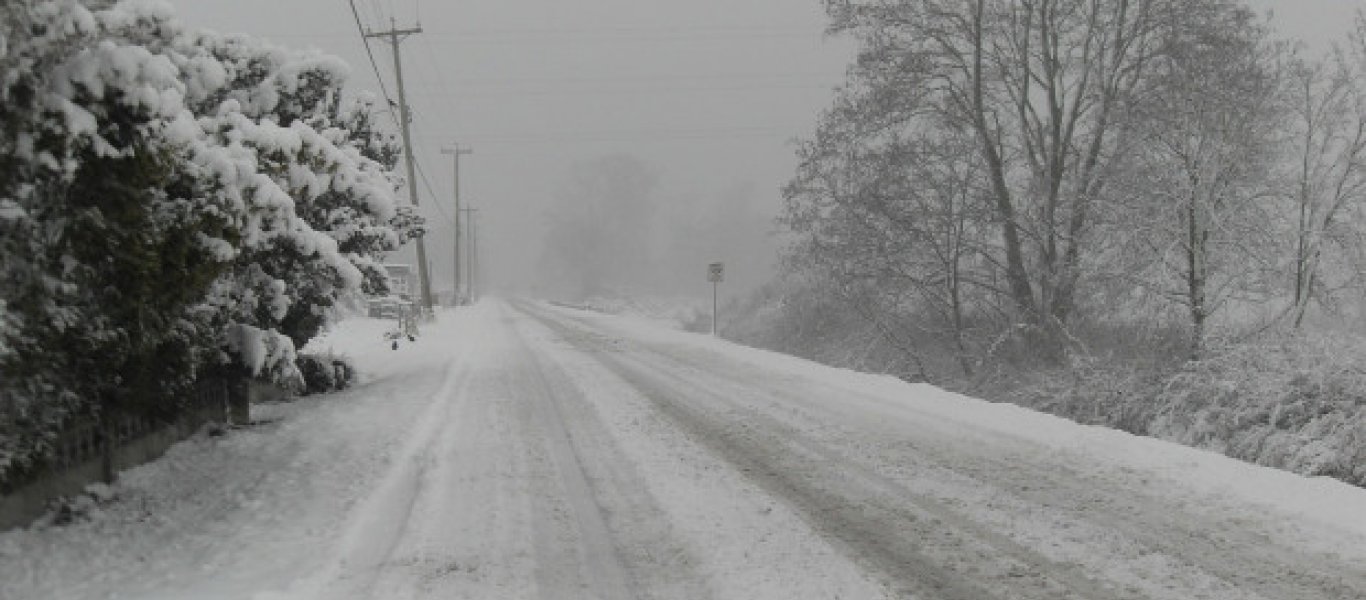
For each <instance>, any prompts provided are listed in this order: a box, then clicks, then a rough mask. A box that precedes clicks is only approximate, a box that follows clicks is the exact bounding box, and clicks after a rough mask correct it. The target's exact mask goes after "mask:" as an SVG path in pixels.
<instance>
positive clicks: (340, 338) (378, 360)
mask: <svg viewBox="0 0 1366 600" xmlns="http://www.w3.org/2000/svg"><path fill="white" fill-rule="evenodd" d="M466 318H467V317H466V316H465V315H453V314H443V315H441V317H440V318H439V320H438V322H437V323H434V324H430V325H427V326H426V327H425V328H424V329H425V331H424V335H423V336H422V337H421V338H419V340H418V341H417V342H416V343H407V342H405V343H403V344H402V345H401V346H400V348H399V349H398V350H396V351H395V350H390V347H389V344H388V343H387V342H386V341H385V340H383V338H382V337H381V333H382V332H383V331H384V330H385V329H387V328H388V327H390V326H391V324H390V323H388V322H386V321H378V320H371V319H352V320H349V321H346V322H344V323H342V324H341V325H340V326H339V327H338V328H337V329H336V330H335V331H333V332H330V333H328V334H327V335H325V336H323V338H321V339H320V340H318V341H317V342H315V344H314V345H313V346H316V347H318V348H323V349H330V350H332V351H335V352H336V353H338V354H341V355H346V356H349V357H351V358H352V359H354V360H355V361H356V363H357V364H358V365H360V367H361V369H362V372H361V374H360V377H361V382H360V383H359V384H358V385H357V387H355V388H353V389H351V390H348V391H345V392H341V393H337V394H327V395H319V396H312V397H308V398H303V399H300V400H297V401H294V402H289V403H282V404H272V405H263V406H255V407H253V418H254V419H256V420H258V421H259V424H258V425H255V426H253V427H250V428H245V429H238V430H233V431H231V432H229V433H228V434H227V435H225V436H221V437H210V436H207V435H203V434H201V435H198V436H195V437H193V438H191V439H189V440H186V441H185V442H182V443H180V444H177V445H175V446H173V447H172V448H171V449H170V450H169V451H168V452H167V454H166V455H165V456H164V457H163V458H161V459H160V460H157V461H155V462H152V463H149V464H146V465H143V466H141V467H138V468H135V469H130V470H128V471H125V472H124V473H122V474H121V475H120V480H119V482H118V483H117V484H116V485H115V486H113V488H112V490H110V493H111V494H112V498H111V500H110V501H108V502H106V503H103V504H102V505H101V506H99V507H98V508H96V509H95V510H93V511H91V512H90V514H89V515H88V516H87V517H86V518H82V519H80V520H77V521H76V522H74V523H72V524H70V525H66V526H42V525H38V526H34V527H30V528H26V529H19V530H13V531H9V532H5V533H0V598H6V599H10V598H14V599H29V598H33V599H39V598H104V597H108V595H109V594H110V593H111V591H112V590H118V591H120V592H121V594H122V595H121V596H119V597H133V598H187V597H192V598H249V597H251V593H252V591H254V590H260V589H267V588H272V587H273V588H275V589H287V588H288V587H289V586H290V585H291V583H292V582H293V581H294V580H296V579H298V578H299V577H302V576H305V575H308V574H309V573H311V572H313V571H314V570H316V569H318V568H320V567H321V566H323V564H324V561H325V560H326V558H327V557H325V556H324V555H323V553H319V552H318V548H327V547H330V546H331V545H332V541H334V540H335V539H337V537H338V536H339V535H340V533H341V531H342V527H343V526H344V525H345V523H346V522H347V519H346V517H347V515H348V514H349V513H350V512H351V510H352V508H353V507H354V506H355V505H356V504H357V503H358V502H359V501H360V500H361V499H362V498H364V497H366V495H367V494H368V493H369V491H370V490H371V489H372V486H373V485H374V483H375V482H376V481H377V480H378V479H379V478H380V477H381V476H382V475H383V474H384V473H385V471H386V467H387V465H389V464H390V462H391V461H392V460H393V459H394V457H395V456H396V454H397V453H398V452H399V451H400V449H401V448H402V447H403V440H404V434H405V433H406V432H407V431H409V430H410V429H411V428H412V426H413V422H414V420H415V419H417V418H419V415H421V414H422V413H423V411H424V409H425V408H426V407H428V406H429V405H430V404H431V403H432V399H433V394H435V393H436V391H437V390H438V389H439V387H440V386H441V384H442V382H443V381H442V378H443V376H444V375H443V374H444V372H445V369H444V368H443V367H444V365H445V363H447V362H449V361H450V360H451V357H452V356H455V355H457V353H458V350H459V349H460V346H461V345H462V344H464V343H465V342H464V341H463V337H462V336H459V335H458V332H459V330H460V329H461V327H462V326H463V323H464V321H465V319H466ZM247 548H250V551H244V549H247Z"/></svg>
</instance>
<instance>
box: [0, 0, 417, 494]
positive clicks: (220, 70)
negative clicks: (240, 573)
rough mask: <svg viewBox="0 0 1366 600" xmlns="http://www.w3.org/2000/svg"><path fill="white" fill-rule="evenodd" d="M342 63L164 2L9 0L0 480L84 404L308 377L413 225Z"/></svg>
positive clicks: (110, 404) (2, 35)
mask: <svg viewBox="0 0 1366 600" xmlns="http://www.w3.org/2000/svg"><path fill="white" fill-rule="evenodd" d="M346 77H347V68H346V65H344V64H343V63H341V62H340V61H339V60H338V59H335V58H332V57H328V56H324V55H320V54H317V53H311V52H296V51H291V50H286V49H283V48H278V47H274V46H270V45H268V44H265V43H262V42H259V41H256V40H252V39H250V38H247V37H241V36H230V35H219V34H213V33H204V32H196V31H191V30H189V29H187V28H185V27H184V26H182V25H181V24H180V23H179V22H177V21H176V20H175V18H174V16H173V15H172V14H171V12H170V9H169V8H168V7H167V5H165V4H162V3H151V2H119V3H113V2H93V1H92V2H84V1H77V0H7V1H6V2H4V3H3V5H0V478H2V477H3V475H4V474H5V473H6V472H7V471H9V470H11V469H24V468H27V467H29V466H31V465H32V464H33V462H34V461H36V460H39V459H40V457H41V456H42V454H43V452H44V451H45V445H46V444H47V442H48V441H50V439H51V436H52V435H53V432H54V431H55V430H56V429H57V428H58V427H59V426H61V424H62V423H63V422H64V421H66V420H67V419H69V418H71V416H72V415H75V414H89V415H98V414H101V413H107V412H109V411H116V410H129V411H139V412H143V413H161V414H173V413H174V412H175V411H176V409H177V406H178V405H179V403H180V402H182V400H183V399H184V397H185V395H186V393H187V391H188V390H189V388H190V386H191V385H192V383H193V382H194V381H195V380H196V378H198V377H201V376H203V375H205V374H208V373H231V374H237V375H245V376H254V377H258V378H262V379H269V380H275V381H286V380H294V379H296V378H297V377H298V370H297V367H296V364H295V360H296V357H297V356H296V351H297V350H298V349H299V348H301V347H302V346H303V345H304V344H305V343H307V342H308V340H310V339H311V338H313V337H314V336H316V335H317V334H318V333H319V332H320V330H321V329H322V328H323V327H324V326H326V325H327V323H328V322H329V320H330V319H332V317H333V315H334V309H335V308H336V306H337V304H338V302H339V301H340V300H341V299H342V298H343V297H344V296H346V295H348V294H353V293H357V292H360V291H368V292H380V291H383V289H384V287H385V285H386V284H385V279H384V273H383V270H382V269H381V268H380V267H379V265H378V264H377V262H376V260H377V258H378V257H379V256H381V255H382V253H384V252H388V251H391V250H394V249H396V248H397V247H399V245H400V244H402V243H404V242H405V241H406V240H407V239H409V238H411V237H413V236H415V235H419V234H420V233H421V225H422V223H421V220H420V218H418V217H417V216H415V215H414V214H412V213H411V212H410V211H406V210H401V209H400V208H399V207H397V206H396V205H395V202H394V191H395V189H396V188H397V184H398V183H399V182H398V180H397V178H396V177H395V175H394V166H395V164H396V161H397V160H398V154H399V153H398V149H397V148H398V147H397V145H396V144H395V143H394V140H393V138H392V136H391V135H390V134H388V133H386V132H384V131H382V130H381V129H380V128H379V127H378V126H377V124H376V122H375V119H376V114H377V107H376V106H375V105H374V103H373V102H372V101H371V100H369V99H368V98H365V97H359V98H344V97H343V94H342V86H343V84H344V82H345V80H346Z"/></svg>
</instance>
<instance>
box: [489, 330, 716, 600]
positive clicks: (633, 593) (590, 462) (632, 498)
mask: <svg viewBox="0 0 1366 600" xmlns="http://www.w3.org/2000/svg"><path fill="white" fill-rule="evenodd" d="M515 337H516V339H517V343H518V345H519V354H520V355H521V356H522V357H523V359H522V361H521V364H520V366H519V368H518V369H517V371H516V372H515V379H516V380H517V382H518V387H517V389H518V390H519V391H524V392H526V394H525V395H526V405H527V406H526V408H527V409H529V410H530V411H531V412H532V413H533V414H531V415H529V416H530V418H531V421H532V424H533V425H535V426H536V429H535V432H536V433H539V434H540V435H538V436H537V437H538V438H539V440H540V441H542V442H543V443H544V444H545V446H546V448H545V449H546V450H547V451H548V453H549V458H550V461H551V462H552V463H553V464H554V467H555V471H556V472H557V474H558V477H559V480H560V483H561V485H562V490H563V492H564V500H565V501H566V502H567V504H568V506H569V508H570V511H571V514H570V515H569V517H570V519H571V520H572V521H573V523H574V524H575V525H576V529H577V530H578V532H579V534H580V535H579V538H578V546H579V555H580V559H581V560H583V561H584V562H585V564H584V565H583V569H584V571H585V573H584V575H585V579H586V580H587V582H586V583H587V585H588V588H587V589H585V590H581V591H583V592H585V593H586V595H585V596H584V597H586V598H593V599H602V600H627V599H632V598H679V599H688V600H699V599H701V598H706V597H710V593H709V592H708V591H707V590H706V589H705V586H704V585H702V583H701V580H700V579H699V578H698V577H697V576H696V574H695V573H691V574H690V573H689V571H690V570H691V567H690V564H691V561H690V560H689V558H688V556H687V553H686V551H684V550H683V549H682V547H681V546H680V545H679V544H678V542H677V540H674V539H672V537H671V536H670V530H669V528H668V525H667V519H666V517H665V515H664V514H663V512H662V510H661V509H660V508H659V507H658V506H657V505H656V503H655V501H654V499H653V498H652V497H651V495H650V493H649V491H648V490H647V489H646V486H645V484H644V482H643V480H642V478H641V476H640V474H639V473H637V472H636V471H635V465H634V464H633V463H632V462H631V461H630V459H629V458H627V457H625V455H624V454H622V451H621V449H620V448H618V447H616V446H615V444H614V442H613V440H612V438H611V434H610V432H608V431H607V430H606V428H605V427H604V425H603V423H601V421H600V420H599V417H598V416H597V415H596V409H595V408H594V407H593V406H591V405H590V404H589V403H588V401H587V400H586V399H585V398H584V397H583V391H582V390H580V389H579V388H578V387H577V386H576V385H575V384H574V382H573V381H572V380H571V379H570V378H569V377H568V375H567V374H566V373H564V372H563V371H562V370H561V367H560V366H559V365H557V364H555V363H554V362H553V361H552V360H551V359H550V358H549V357H547V356H546V355H545V354H544V353H543V351H538V350H537V349H536V348H535V347H534V345H533V344H531V343H530V342H529V341H528V339H527V337H526V335H525V332H523V331H520V330H517V331H515ZM546 583H547V584H551V585H552V586H553V583H554V582H553V581H548V582H546ZM542 590H543V592H544V591H549V593H547V594H545V595H544V596H543V597H544V598H547V599H548V600H561V599H563V598H567V597H577V595H576V594H575V593H574V592H573V591H569V590H547V586H546V585H543V586H542Z"/></svg>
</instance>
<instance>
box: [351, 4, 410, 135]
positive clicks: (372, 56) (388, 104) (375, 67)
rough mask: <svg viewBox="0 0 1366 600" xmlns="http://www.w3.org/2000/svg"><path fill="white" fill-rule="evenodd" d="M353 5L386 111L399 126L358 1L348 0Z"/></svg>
mask: <svg viewBox="0 0 1366 600" xmlns="http://www.w3.org/2000/svg"><path fill="white" fill-rule="evenodd" d="M348 2H349V3H350V5H351V16H353V17H355V19H356V31H357V32H358V33H360V41H361V43H362V44H364V45H365V55H366V56H367V57H369V58H370V68H371V69H373V70H374V72H375V80H376V81H378V82H379V90H380V93H381V94H383V95H384V109H385V111H387V112H388V113H389V118H390V119H393V120H394V125H398V124H399V123H398V115H396V114H394V101H393V99H392V98H390V97H389V87H388V86H386V85H384V76H383V75H381V74H380V72H379V63H377V62H375V53H374V51H372V50H371V49H370V38H369V37H368V36H366V34H365V25H363V24H362V23H361V20H360V12H359V11H357V10H356V0H348Z"/></svg>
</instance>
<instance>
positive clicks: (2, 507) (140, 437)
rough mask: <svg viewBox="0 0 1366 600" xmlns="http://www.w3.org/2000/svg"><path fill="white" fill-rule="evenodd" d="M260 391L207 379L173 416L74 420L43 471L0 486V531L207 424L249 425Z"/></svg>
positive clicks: (142, 460)
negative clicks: (4, 492)
mask: <svg viewBox="0 0 1366 600" xmlns="http://www.w3.org/2000/svg"><path fill="white" fill-rule="evenodd" d="M259 389H260V388H259V386H258V385H257V384H255V383H254V382H251V381H248V380H246V379H234V380H229V379H205V380H202V381H200V382H199V383H197V384H196V385H195V388H194V392H193V393H192V394H191V395H190V397H189V398H188V402H187V403H186V405H185V406H184V407H183V408H182V410H181V411H180V412H179V414H177V415H176V417H175V418H173V419H157V418H152V417H148V416H146V415H134V414H115V415H109V418H108V419H107V420H105V419H95V418H84V419H76V420H75V421H73V422H72V423H71V425H69V426H68V427H67V428H66V429H65V430H63V431H62V432H61V433H60V434H59V435H58V439H57V441H56V442H55V443H54V444H53V450H52V452H51V454H50V455H49V457H48V460H47V461H46V462H45V464H44V468H43V469H41V470H39V471H37V472H34V473H30V474H29V475H28V476H27V477H25V478H24V481H22V482H13V481H11V482H4V484H5V485H4V486H3V488H0V489H8V490H11V491H10V492H9V493H6V494H4V495H0V531H3V530H5V529H9V528H11V527H16V526H21V525H25V524H27V523H30V522H32V521H33V520H34V519H37V518H38V517H40V516H42V515H43V514H44V513H46V512H47V510H48V509H49V507H50V506H51V504H52V502H53V501H54V500H56V499H58V498H62V497H66V496H71V495H74V494H79V493H81V491H83V490H84V489H85V487H86V486H88V485H90V484H91V483H96V482H101V481H103V482H109V483H112V482H113V480H114V477H115V475H116V474H117V473H118V472H119V471H121V470H124V469H128V468H131V467H135V466H137V465H140V464H143V463H146V462H149V461H152V460H155V459H157V458H158V457H160V456H161V455H162V454H163V453H165V452H166V449H167V448H170V447H171V445H172V444H175V443H176V442H178V441H180V440H183V439H185V438H187V437H189V436H191V435H193V434H194V433H195V432H196V431H199V430H200V429H201V428H202V427H203V426H204V425H205V424H208V423H225V424H226V423H231V424H241V425H245V424H247V422H248V421H249V420H250V405H251V401H252V397H253V396H259V395H261V393H262V392H261V391H258V390H259Z"/></svg>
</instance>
